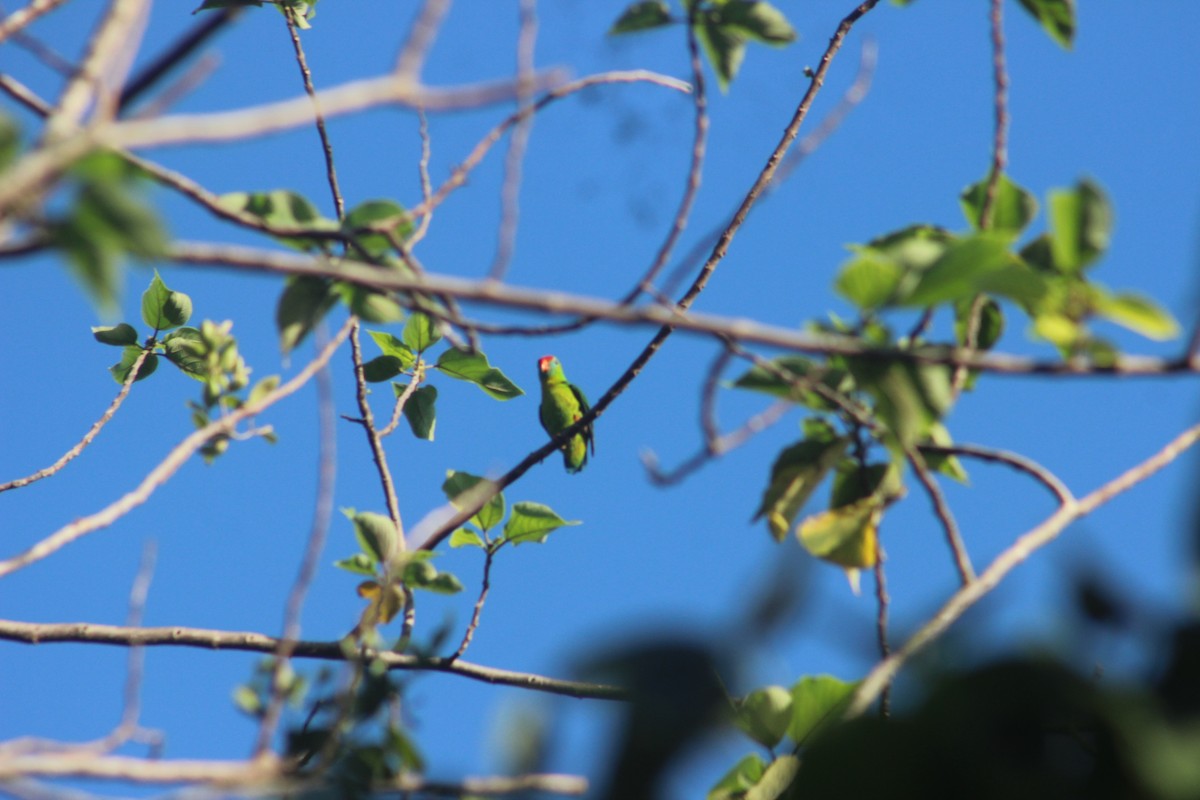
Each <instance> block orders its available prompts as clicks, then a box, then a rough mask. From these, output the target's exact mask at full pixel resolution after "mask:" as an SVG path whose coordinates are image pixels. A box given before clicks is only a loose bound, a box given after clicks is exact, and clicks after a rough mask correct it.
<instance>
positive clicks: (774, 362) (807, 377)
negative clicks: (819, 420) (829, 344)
mask: <svg viewBox="0 0 1200 800" xmlns="http://www.w3.org/2000/svg"><path fill="white" fill-rule="evenodd" d="M769 364H770V367H769V368H768V367H766V366H760V365H758V364H755V365H754V366H753V367H751V368H750V369H749V371H747V372H746V373H745V374H743V375H742V376H741V377H740V378H738V379H737V380H736V381H734V382H733V384H732V385H733V386H734V387H735V388H738V389H750V390H752V391H756V392H763V393H765V394H769V395H772V396H774V397H782V398H785V399H788V400H792V401H794V402H797V403H801V404H803V405H805V406H807V407H809V408H812V409H815V410H818V411H826V410H830V409H832V408H833V404H832V403H830V402H829V401H828V400H826V399H825V398H823V397H821V396H820V395H819V394H818V393H817V392H815V391H811V390H808V389H805V388H803V387H804V386H805V385H807V384H809V382H811V381H815V380H819V383H820V384H821V385H824V386H826V387H827V388H829V389H831V390H833V391H835V392H844V391H845V389H846V383H847V376H846V372H845V370H841V369H834V368H831V367H829V366H827V365H823V364H817V363H815V362H813V361H812V359H809V358H805V357H804V356H780V357H779V358H773V359H771V361H770V362H769Z"/></svg>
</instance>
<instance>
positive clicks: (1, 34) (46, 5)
mask: <svg viewBox="0 0 1200 800" xmlns="http://www.w3.org/2000/svg"><path fill="white" fill-rule="evenodd" d="M64 2H66V0H31V2H30V3H29V5H27V6H25V7H24V8H22V9H20V10H18V11H14V12H13V13H11V14H9V15H8V16H7V17H5V18H4V19H2V20H0V44H2V43H3V42H4V40H5V39H7V38H8V37H9V36H12V35H13V34H14V33H17V32H18V31H20V30H21V29H23V28H25V27H26V26H28V25H29V23H31V22H33V21H34V20H35V19H37V18H38V17H40V16H42V15H43V14H48V13H50V12H51V11H53V10H54V9H56V8H58V7H59V6H61V5H62V4H63V3H64Z"/></svg>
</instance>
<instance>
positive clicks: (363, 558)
mask: <svg viewBox="0 0 1200 800" xmlns="http://www.w3.org/2000/svg"><path fill="white" fill-rule="evenodd" d="M376 563H377V562H375V561H374V560H373V559H372V558H371V557H370V556H369V555H367V554H366V553H355V554H354V555H352V556H350V557H349V558H343V559H342V560H341V561H335V562H333V565H334V566H335V567H337V568H338V569H344V570H346V571H347V572H353V573H354V574H355V575H368V576H370V575H374V574H375V564H376Z"/></svg>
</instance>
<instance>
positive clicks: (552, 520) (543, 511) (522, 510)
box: [504, 502, 582, 545]
mask: <svg viewBox="0 0 1200 800" xmlns="http://www.w3.org/2000/svg"><path fill="white" fill-rule="evenodd" d="M580 524H582V523H581V522H580V520H577V519H573V520H566V519H563V518H562V517H560V516H559V515H558V514H555V513H554V511H552V510H551V509H550V507H549V506H544V505H542V504H541V503H529V502H520V503H513V507H512V513H511V514H509V517H508V522H506V523H504V539H505V540H506V541H509V542H512V543H513V544H514V545H516V544H525V543H526V542H537V543H541V542H544V541H546V537H547V536H549V535H550V534H551V533H553V532H554V531H556V530H558V529H559V528H562V527H567V526H570V525H580Z"/></svg>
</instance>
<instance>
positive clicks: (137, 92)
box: [117, 6, 246, 110]
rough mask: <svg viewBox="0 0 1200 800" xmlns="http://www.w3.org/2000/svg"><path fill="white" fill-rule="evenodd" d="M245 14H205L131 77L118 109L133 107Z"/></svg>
mask: <svg viewBox="0 0 1200 800" xmlns="http://www.w3.org/2000/svg"><path fill="white" fill-rule="evenodd" d="M245 10H246V9H245V8H242V7H238V6H230V7H228V8H222V9H219V10H215V11H213V13H211V14H206V15H205V16H204V18H203V19H201V21H200V22H199V23H197V24H196V25H195V26H194V27H193V28H191V29H190V30H189V31H187V32H186V33H184V34H183V35H182V36H180V37H179V38H178V39H176V40H175V41H174V42H172V43H171V44H170V46H169V47H167V49H166V50H164V51H163V52H162V54H161V55H159V56H158V57H157V58H155V59H153V60H152V61H150V63H148V64H146V65H145V66H144V67H142V68H141V69H139V70H138V71H137V72H135V73H134V74H133V76H132V77H130V79H129V83H128V84H126V86H125V89H124V90H123V91H122V92H121V98H120V100H119V101H118V103H117V108H118V109H120V110H125V109H127V108H129V107H130V106H132V105H133V104H134V103H136V102H137V100H138V98H140V97H141V96H142V95H143V94H145V93H146V92H147V91H148V90H149V89H151V88H153V87H154V86H155V85H156V84H157V83H158V82H159V81H160V80H162V79H163V77H164V76H166V75H167V73H169V72H170V71H171V70H172V69H174V68H175V67H176V66H177V65H178V64H180V63H181V62H182V61H184V60H185V59H187V58H188V56H190V55H191V54H192V53H194V52H196V50H197V49H199V48H200V46H201V45H203V44H204V43H205V42H207V41H208V40H209V39H211V38H212V37H213V36H215V35H216V34H217V33H219V32H220V31H221V30H222V29H223V28H225V27H226V26H228V25H230V24H232V23H233V22H234V21H235V20H237V18H238V17H240V16H241V15H242V13H243V12H244V11H245Z"/></svg>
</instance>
